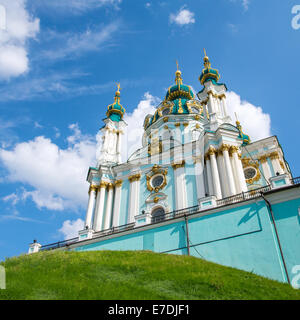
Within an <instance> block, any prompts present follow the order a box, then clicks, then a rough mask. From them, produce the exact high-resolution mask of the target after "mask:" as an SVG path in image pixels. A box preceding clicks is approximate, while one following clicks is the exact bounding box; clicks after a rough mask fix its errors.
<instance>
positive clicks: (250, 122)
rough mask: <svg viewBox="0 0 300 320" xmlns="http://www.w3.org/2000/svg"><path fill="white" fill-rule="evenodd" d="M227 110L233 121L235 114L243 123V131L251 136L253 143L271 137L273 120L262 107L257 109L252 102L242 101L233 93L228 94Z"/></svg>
mask: <svg viewBox="0 0 300 320" xmlns="http://www.w3.org/2000/svg"><path fill="white" fill-rule="evenodd" d="M226 96H227V109H228V112H229V114H230V116H231V118H232V120H233V121H235V112H236V113H237V117H238V120H239V121H240V122H241V125H242V127H243V131H244V132H245V133H246V134H248V135H249V136H250V139H251V140H252V141H255V140H259V139H263V138H266V137H269V136H271V135H272V134H271V118H270V115H269V114H267V113H264V112H263V110H262V108H261V107H256V106H254V105H253V104H251V103H250V102H247V101H243V100H241V97H240V96H239V95H238V94H236V93H235V92H233V91H230V92H227V93H226Z"/></svg>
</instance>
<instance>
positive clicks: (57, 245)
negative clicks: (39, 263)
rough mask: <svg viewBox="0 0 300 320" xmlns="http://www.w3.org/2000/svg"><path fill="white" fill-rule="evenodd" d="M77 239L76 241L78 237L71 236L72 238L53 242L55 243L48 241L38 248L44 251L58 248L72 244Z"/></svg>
mask: <svg viewBox="0 0 300 320" xmlns="http://www.w3.org/2000/svg"><path fill="white" fill-rule="evenodd" d="M77 241H78V237H76V238H72V239H68V240H63V241H59V242H55V243H50V244H46V245H44V246H42V247H41V249H40V250H41V251H45V250H53V249H58V248H62V247H66V246H69V245H70V244H73V243H75V242H77Z"/></svg>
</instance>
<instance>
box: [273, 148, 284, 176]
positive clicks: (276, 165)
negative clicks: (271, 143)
mask: <svg viewBox="0 0 300 320" xmlns="http://www.w3.org/2000/svg"><path fill="white" fill-rule="evenodd" d="M270 159H271V162H272V166H273V169H274V173H275V175H276V173H277V172H279V174H283V173H284V171H283V170H282V168H281V165H280V163H279V155H278V153H277V152H273V153H271V154H270Z"/></svg>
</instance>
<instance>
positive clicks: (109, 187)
mask: <svg viewBox="0 0 300 320" xmlns="http://www.w3.org/2000/svg"><path fill="white" fill-rule="evenodd" d="M107 187H108V189H109V190H110V189H113V188H114V184H113V183H111V182H109V183H108V184H107Z"/></svg>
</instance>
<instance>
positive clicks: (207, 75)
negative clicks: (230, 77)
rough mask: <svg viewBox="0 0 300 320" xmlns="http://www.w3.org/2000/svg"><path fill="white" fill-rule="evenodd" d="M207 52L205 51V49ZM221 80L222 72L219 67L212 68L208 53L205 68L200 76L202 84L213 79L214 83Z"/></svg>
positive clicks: (205, 58)
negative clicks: (220, 72)
mask: <svg viewBox="0 0 300 320" xmlns="http://www.w3.org/2000/svg"><path fill="white" fill-rule="evenodd" d="M204 52H205V51H204ZM219 80H220V74H219V71H218V70H217V69H213V68H211V64H210V62H209V58H208V56H207V55H206V52H205V57H204V69H203V70H202V73H201V75H200V77H199V81H200V83H201V84H202V85H204V83H205V82H207V81H212V82H213V83H215V84H216V83H217V82H218V81H219Z"/></svg>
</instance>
